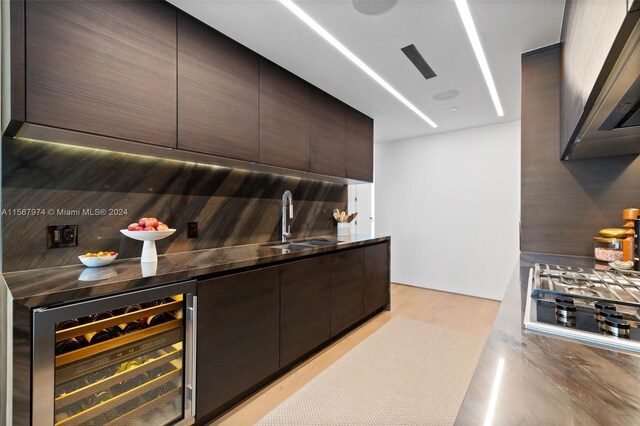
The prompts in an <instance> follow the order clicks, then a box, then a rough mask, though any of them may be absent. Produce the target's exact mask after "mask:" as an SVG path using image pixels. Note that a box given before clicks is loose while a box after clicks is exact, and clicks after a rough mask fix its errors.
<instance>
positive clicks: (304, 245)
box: [264, 238, 343, 250]
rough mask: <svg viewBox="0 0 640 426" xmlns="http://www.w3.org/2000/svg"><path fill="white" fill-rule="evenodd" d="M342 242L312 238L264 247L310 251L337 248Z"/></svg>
mask: <svg viewBox="0 0 640 426" xmlns="http://www.w3.org/2000/svg"><path fill="white" fill-rule="evenodd" d="M342 242H343V241H335V240H323V239H318V238H312V239H310V240H303V241H298V242H295V243H282V244H266V245H264V247H266V248H270V249H274V250H308V249H312V248H314V247H328V246H337V245H338V244H339V243H342Z"/></svg>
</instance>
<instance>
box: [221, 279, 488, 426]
mask: <svg viewBox="0 0 640 426" xmlns="http://www.w3.org/2000/svg"><path fill="white" fill-rule="evenodd" d="M499 305H500V303H499V302H496V301H493V300H487V299H480V298H476V297H470V296H463V295H459V294H452V293H445V292H441V291H435V290H427V289H423V288H418V287H410V286H405V285H398V284H392V285H391V311H389V312H383V313H381V314H379V315H377V316H376V317H375V318H373V319H371V320H370V321H368V322H367V323H365V324H363V325H362V326H360V327H359V328H357V329H356V330H353V331H352V332H351V333H349V334H347V335H345V336H344V337H342V338H341V339H340V340H338V341H336V342H334V343H333V344H331V345H330V346H328V347H327V348H325V349H324V350H322V351H321V352H319V353H318V354H316V355H314V356H313V357H311V358H310V359H308V360H307V361H305V362H304V363H302V364H300V365H299V366H297V367H296V368H294V369H293V370H291V371H290V372H288V373H287V374H286V375H284V376H282V377H281V378H279V379H278V380H276V381H275V382H273V383H271V384H270V385H269V386H267V387H266V388H264V389H262V390H261V391H260V392H258V393H256V394H255V395H253V396H252V397H251V398H249V399H248V400H246V401H244V402H243V403H242V404H240V405H239V406H237V407H236V408H234V409H233V410H231V411H229V412H228V413H227V414H225V415H224V416H223V417H221V418H219V419H218V420H216V421H215V422H214V423H211V424H212V425H226V426H229V425H251V424H254V423H255V422H257V421H258V420H260V419H261V418H262V417H264V416H265V415H266V414H267V413H268V412H269V411H271V410H272V409H274V408H275V407H276V406H278V405H279V404H280V403H281V402H283V401H284V400H285V399H287V398H288V397H290V396H291V395H293V394H294V393H295V392H296V391H297V390H298V389H300V388H301V387H302V386H304V385H305V384H306V383H307V382H309V381H310V380H311V379H313V378H314V377H316V376H317V375H318V374H320V373H321V372H322V371H323V370H324V369H326V368H327V367H329V366H330V365H331V364H333V363H334V362H335V361H337V360H338V359H339V358H340V357H342V356H343V355H344V354H346V353H347V352H349V351H350V350H351V349H352V348H353V347H355V346H357V345H358V344H359V343H360V342H362V341H363V340H364V339H366V338H367V337H368V336H369V335H371V334H372V333H374V332H375V331H376V330H377V329H379V328H380V327H382V325H384V324H385V323H386V322H387V321H389V320H390V319H391V318H393V317H395V316H402V317H405V318H412V319H414V320H418V321H422V322H425V323H429V324H434V325H438V326H440V327H443V328H446V329H449V330H455V331H457V332H460V333H465V334H469V335H473V336H479V337H487V336H488V334H489V332H490V330H491V325H492V324H493V320H494V319H495V316H496V313H497V311H498V307H499Z"/></svg>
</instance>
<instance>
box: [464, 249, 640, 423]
mask: <svg viewBox="0 0 640 426" xmlns="http://www.w3.org/2000/svg"><path fill="white" fill-rule="evenodd" d="M536 262H541V263H556V264H561V265H562V264H564V265H575V266H587V267H593V259H592V258H587V257H576V256H550V255H541V254H532V253H522V254H521V256H520V282H519V283H514V284H512V285H510V286H509V288H508V289H507V292H506V294H505V297H504V299H503V301H502V305H501V306H500V309H499V311H498V315H497V317H496V320H495V323H494V325H493V329H492V331H491V334H490V336H489V338H488V340H487V342H486V344H485V347H484V350H483V352H482V355H481V356H480V360H479V361H478V365H477V367H476V370H475V372H474V375H473V378H472V380H471V383H470V384H469V388H468V389H467V393H466V395H465V398H464V401H463V403H462V407H461V409H460V412H459V413H458V418H457V420H456V424H459V425H467V424H481V423H483V424H487V423H486V420H487V418H489V420H491V419H492V424H494V425H516V424H519V425H520V424H527V425H529V424H531V425H555V424H558V425H560V424H562V425H567V424H585V425H586V424H588V425H591V424H607V425H631V424H636V425H637V424H640V356H637V355H633V354H629V353H623V352H617V351H614V350H609V349H604V348H601V347H595V346H588V345H586V344H582V343H578V342H575V341H570V340H564V339H562V338H558V337H552V336H549V335H543V334H538V333H534V332H529V331H525V330H524V329H523V327H522V319H523V313H524V306H525V302H526V297H527V294H526V293H527V280H528V276H529V269H530V268H531V267H532V266H533V264H534V263H536ZM500 364H502V365H503V368H502V376H501V378H499V374H498V371H499V365H500ZM494 389H495V391H494ZM492 391H493V393H494V394H495V395H496V398H494V401H495V402H494V404H492V403H491V402H492ZM492 405H493V407H492ZM491 416H492V417H491ZM489 424H491V423H489Z"/></svg>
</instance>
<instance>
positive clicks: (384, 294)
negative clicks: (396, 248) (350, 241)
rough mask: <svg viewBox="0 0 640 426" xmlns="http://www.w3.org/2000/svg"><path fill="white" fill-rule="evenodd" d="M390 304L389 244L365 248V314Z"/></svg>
mask: <svg viewBox="0 0 640 426" xmlns="http://www.w3.org/2000/svg"><path fill="white" fill-rule="evenodd" d="M387 302H389V244H388V243H383V244H376V245H373V246H368V247H365V248H364V314H365V315H369V314H370V313H371V312H373V311H375V310H376V309H378V308H381V307H382V306H384V305H386V304H387Z"/></svg>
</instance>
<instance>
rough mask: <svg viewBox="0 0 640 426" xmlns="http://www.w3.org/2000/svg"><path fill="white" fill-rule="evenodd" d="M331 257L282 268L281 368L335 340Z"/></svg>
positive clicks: (286, 265) (288, 264) (322, 257)
mask: <svg viewBox="0 0 640 426" xmlns="http://www.w3.org/2000/svg"><path fill="white" fill-rule="evenodd" d="M330 312H331V256H320V257H316V258H313V259H309V260H302V261H299V262H293V263H287V264H284V265H282V266H281V267H280V367H284V366H286V365H288V364H290V363H291V362H293V361H295V360H296V359H298V358H300V357H301V356H303V355H305V354H306V353H308V352H309V351H311V350H312V349H313V348H315V347H317V346H319V345H321V344H322V343H324V342H325V341H327V340H329V338H330V337H331V317H330Z"/></svg>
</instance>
